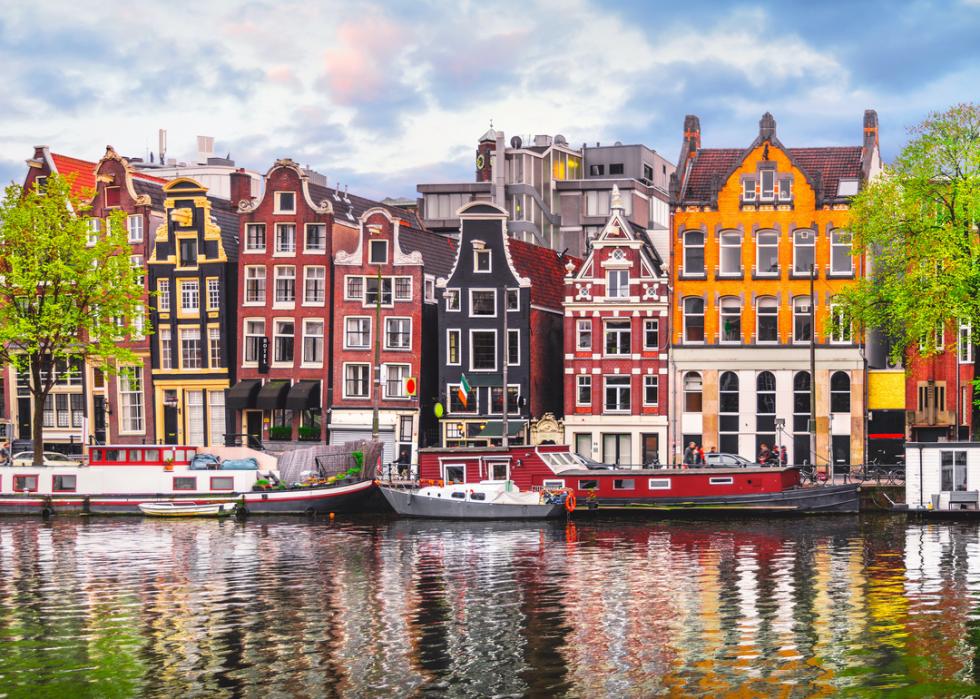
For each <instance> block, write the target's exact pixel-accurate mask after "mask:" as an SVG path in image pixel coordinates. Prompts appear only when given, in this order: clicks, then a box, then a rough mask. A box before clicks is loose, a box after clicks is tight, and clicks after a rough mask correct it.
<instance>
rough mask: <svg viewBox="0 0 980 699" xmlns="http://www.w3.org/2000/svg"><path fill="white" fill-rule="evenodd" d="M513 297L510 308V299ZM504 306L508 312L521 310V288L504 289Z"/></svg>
mask: <svg viewBox="0 0 980 699" xmlns="http://www.w3.org/2000/svg"><path fill="white" fill-rule="evenodd" d="M511 299H514V306H513V308H511V305H510V300H511ZM504 308H505V309H506V311H507V312H508V313H517V312H518V311H520V310H521V290H520V289H519V288H517V289H504Z"/></svg>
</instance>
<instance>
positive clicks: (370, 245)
mask: <svg viewBox="0 0 980 699" xmlns="http://www.w3.org/2000/svg"><path fill="white" fill-rule="evenodd" d="M362 218H363V217H362ZM389 242H390V241H389V240H388V239H387V238H369V239H368V244H367V262H366V264H369V265H375V266H378V265H388V264H391V246H390V245H389ZM375 243H384V246H385V258H384V260H382V261H381V262H376V261H375V260H372V259H371V257H372V255H371V251H372V248H374V244H375Z"/></svg>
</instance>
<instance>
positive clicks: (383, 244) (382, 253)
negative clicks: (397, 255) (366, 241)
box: [368, 240, 388, 265]
mask: <svg viewBox="0 0 980 699" xmlns="http://www.w3.org/2000/svg"><path fill="white" fill-rule="evenodd" d="M368 250H369V252H368V262H369V263H371V264H372V265H383V264H385V263H386V262H387V261H388V241H387V240H372V241H370V245H369V247H368Z"/></svg>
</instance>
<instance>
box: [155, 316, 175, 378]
mask: <svg viewBox="0 0 980 699" xmlns="http://www.w3.org/2000/svg"><path fill="white" fill-rule="evenodd" d="M157 333H158V334H159V335H160V368H161V369H173V368H174V356H173V336H172V335H171V330H170V326H169V325H168V326H162V327H160V328H158V329H157Z"/></svg>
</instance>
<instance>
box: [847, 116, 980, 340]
mask: <svg viewBox="0 0 980 699" xmlns="http://www.w3.org/2000/svg"><path fill="white" fill-rule="evenodd" d="M851 215H852V224H851V225H852V230H853V232H854V246H855V251H856V252H858V253H863V254H866V255H867V259H868V260H869V266H870V273H869V274H868V275H867V276H866V277H865V278H864V279H861V280H859V281H858V282H857V284H856V285H854V286H853V287H851V288H850V289H848V290H847V291H845V292H842V293H841V294H840V296H839V297H838V300H839V301H840V302H841V303H842V307H843V310H844V312H845V313H846V314H847V315H848V316H849V317H850V318H851V319H852V320H854V321H856V322H857V323H858V325H861V326H863V327H865V328H874V329H879V330H881V331H882V332H884V333H885V335H886V336H887V338H888V339H889V340H890V341H891V345H892V348H891V351H892V355H893V357H895V358H896V359H900V358H902V357H904V355H905V353H906V352H907V350H908V349H909V348H910V347H913V346H914V347H917V346H918V345H919V343H920V342H921V341H922V340H923V339H927V338H929V339H931V338H934V337H935V334H936V332H937V328H942V327H945V326H947V325H949V324H957V325H958V323H959V322H960V321H964V322H965V321H970V322H972V324H973V328H980V236H978V231H977V222H978V221H980V105H976V104H961V105H957V106H955V107H952V108H950V109H948V110H947V111H945V112H937V113H933V114H930V115H929V116H928V117H927V118H926V119H925V120H924V121H923V122H922V123H921V124H919V125H918V126H916V127H914V128H912V129H911V130H910V140H909V142H908V144H907V145H906V146H905V148H904V149H903V150H902V152H901V155H899V156H898V158H897V159H896V161H895V162H894V163H893V164H892V165H891V166H890V167H886V168H885V169H884V171H883V172H882V174H881V176H880V177H878V178H876V179H875V180H874V181H872V182H870V183H869V184H868V185H867V187H865V188H864V189H863V190H862V191H861V192H860V193H859V194H858V196H857V197H855V199H854V201H853V202H852V205H851ZM948 337H949V336H947V338H948ZM947 344H948V343H947ZM923 346H924V347H925V350H924V352H925V353H933V352H936V351H938V348H937V345H936V342H934V341H927V342H926V343H925V344H924V345H923Z"/></svg>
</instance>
